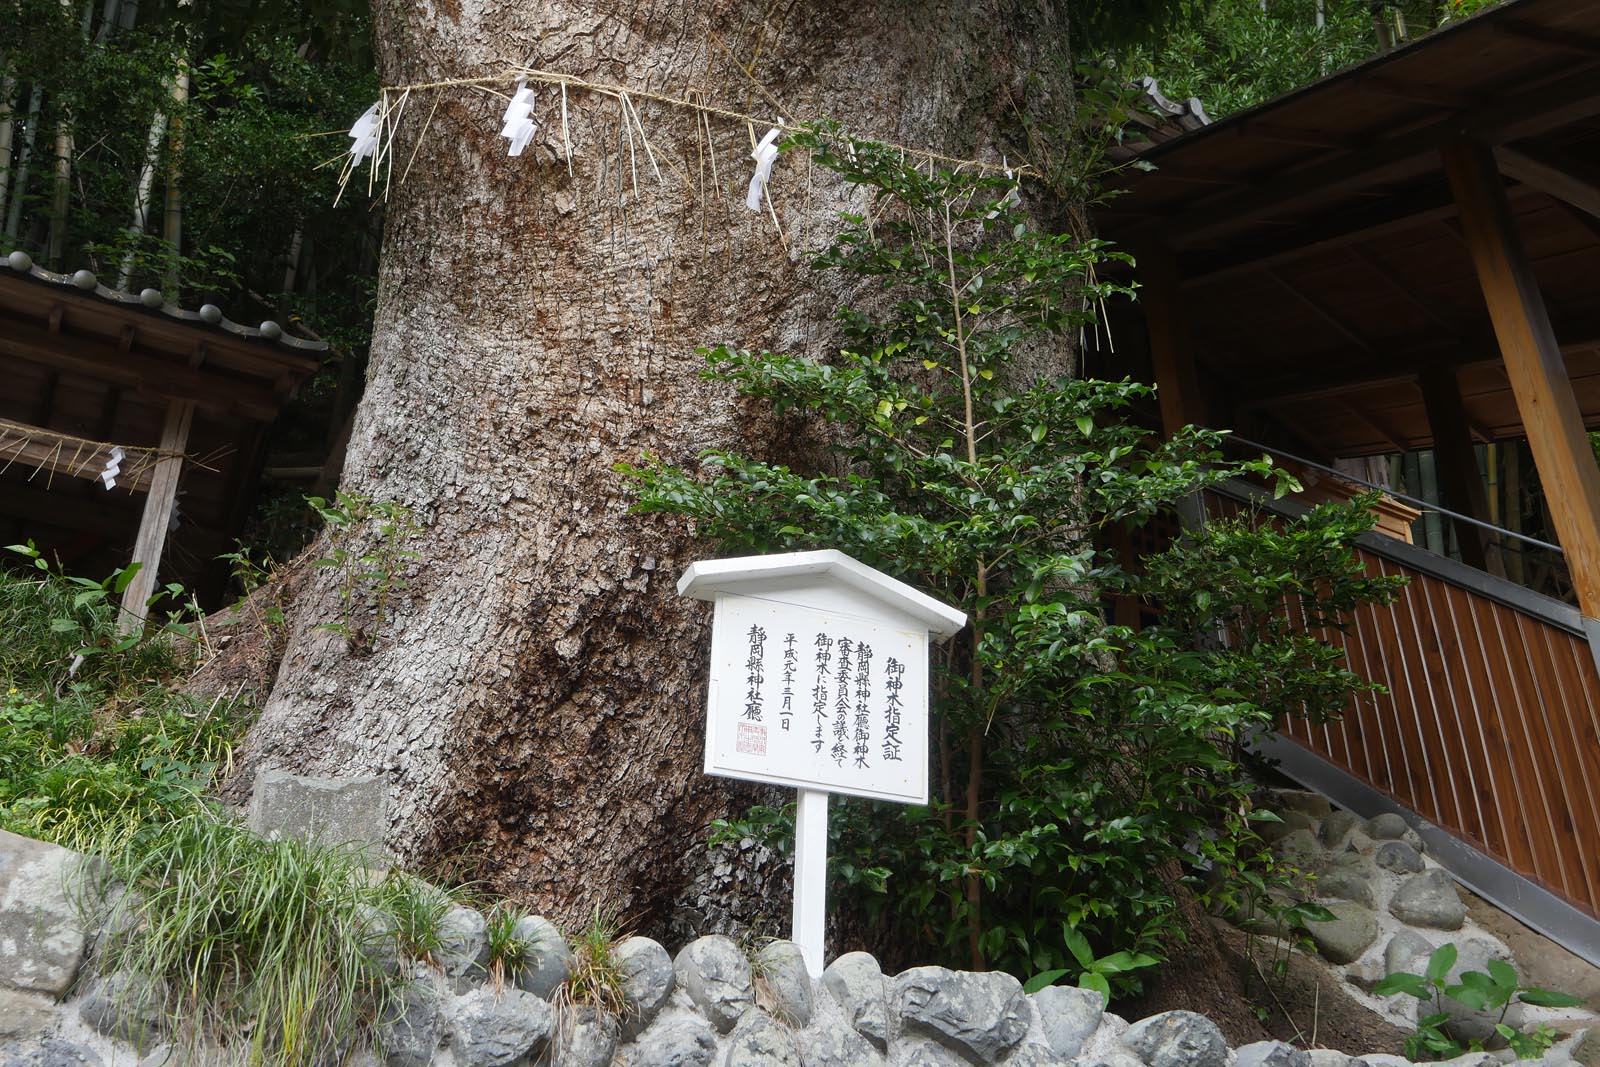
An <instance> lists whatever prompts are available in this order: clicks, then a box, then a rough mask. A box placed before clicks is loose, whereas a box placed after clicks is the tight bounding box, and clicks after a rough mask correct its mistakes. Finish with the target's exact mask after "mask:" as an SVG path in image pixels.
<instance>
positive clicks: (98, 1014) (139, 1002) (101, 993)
mask: <svg viewBox="0 0 1600 1067" xmlns="http://www.w3.org/2000/svg"><path fill="white" fill-rule="evenodd" d="M166 1001H167V984H166V983H165V982H164V981H161V980H160V979H157V980H156V981H155V982H154V983H152V982H148V981H146V980H144V979H143V978H141V977H139V976H137V975H133V974H131V973H129V972H127V971H114V972H112V973H111V974H108V975H105V976H104V977H101V978H96V979H95V980H94V981H92V982H90V983H89V986H88V988H87V989H86V990H85V992H84V995H83V999H81V1000H79V1001H78V1017H79V1018H81V1019H82V1020H83V1021H84V1023H85V1024H87V1025H88V1027H89V1028H90V1029H91V1030H94V1031H95V1032H96V1033H99V1034H102V1035H104V1036H106V1037H110V1038H115V1039H117V1040H119V1041H126V1042H127V1043H128V1044H130V1045H133V1046H134V1047H135V1048H138V1049H141V1050H142V1049H146V1048H149V1047H150V1046H151V1045H153V1044H155V1042H156V1040H157V1038H159V1037H160V1036H161V1032H162V1031H163V1030H164V1029H165V1028H166V1027H165V1023H166V1012H165V1007H166Z"/></svg>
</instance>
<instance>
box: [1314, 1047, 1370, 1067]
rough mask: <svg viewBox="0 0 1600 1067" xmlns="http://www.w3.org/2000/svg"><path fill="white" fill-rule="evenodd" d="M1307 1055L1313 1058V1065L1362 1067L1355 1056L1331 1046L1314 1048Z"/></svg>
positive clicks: (1317, 1066) (1318, 1066)
mask: <svg viewBox="0 0 1600 1067" xmlns="http://www.w3.org/2000/svg"><path fill="white" fill-rule="evenodd" d="M1306 1055H1308V1056H1309V1057H1310V1058H1311V1067H1360V1064H1361V1061H1360V1060H1358V1059H1356V1058H1355V1057H1354V1056H1347V1055H1345V1054H1344V1053H1343V1052H1340V1051H1339V1050H1337V1049H1331V1048H1314V1049H1311V1050H1310V1051H1309V1052H1307V1053H1306Z"/></svg>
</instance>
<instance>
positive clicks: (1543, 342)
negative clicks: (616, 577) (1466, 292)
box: [1443, 140, 1600, 619]
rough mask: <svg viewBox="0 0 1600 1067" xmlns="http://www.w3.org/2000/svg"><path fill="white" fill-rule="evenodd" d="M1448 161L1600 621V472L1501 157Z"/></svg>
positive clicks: (1578, 568)
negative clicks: (1497, 159)
mask: <svg viewBox="0 0 1600 1067" xmlns="http://www.w3.org/2000/svg"><path fill="white" fill-rule="evenodd" d="M1443 155H1444V163H1445V172H1446V174H1447V175H1448V176H1449V179H1450V189H1451V191H1452V193H1453V194H1454V196H1455V201H1456V206H1457V207H1458V208H1459V209H1460V212H1461V224H1462V229H1463V231H1464V233H1465V236H1466V240H1467V247H1468V249H1469V250H1470V251H1471V253H1472V262H1473V266H1474V267H1475V268H1476V269H1477V272H1478V284H1479V285H1480V287H1481V288H1482V289H1483V297H1484V301H1485V303H1487V305H1488V308H1489V317H1490V319H1491V320H1492V321H1493V322H1494V332H1495V337H1496V339H1497V340H1498V341H1499V345H1500V354H1501V356H1502V357H1503V358H1504V360H1505V367H1506V377H1507V378H1508V379H1510V382H1511V389H1512V392H1513V393H1514V394H1515V395H1516V398H1517V410H1518V412H1519V413H1520V414H1521V416H1522V425H1523V428H1524V429H1525V431H1526V432H1527V435H1528V444H1529V446H1530V448H1531V449H1532V451H1533V460H1534V463H1535V464H1537V466H1538V468H1539V477H1540V480H1541V481H1542V482H1543V483H1544V489H1545V498H1546V500H1547V502H1548V503H1549V506H1550V516H1551V519H1552V521H1553V522H1554V524H1555V528H1556V534H1557V535H1558V536H1559V537H1560V539H1561V547H1562V550H1563V551H1564V553H1565V555H1566V561H1567V569H1568V570H1569V571H1570V572H1571V574H1572V584H1573V586H1574V588H1575V589H1576V590H1577V594H1578V606H1579V608H1580V609H1582V611H1583V614H1584V615H1586V616H1588V617H1589V618H1591V619H1595V618H1600V466H1597V465H1596V463H1595V457H1594V452H1593V450H1592V449H1591V448H1590V446H1589V437H1588V435H1587V434H1586V433H1585V432H1584V428H1583V417H1582V415H1581V414H1580V413H1579V410H1578V399H1577V396H1576V395H1575V394H1574V393H1573V391H1572V380H1571V379H1570V378H1568V377H1567V367H1566V362H1565V361H1564V360H1563V359H1562V358H1561V349H1560V347H1559V346H1558V345H1557V344H1556V337H1555V331H1553V330H1552V329H1551V328H1550V316H1549V313H1548V312H1547V311H1546V310H1545V306H1544V297H1543V296H1542V295H1541V294H1540V292H1539V286H1538V283H1537V281H1536V279H1535V278H1534V274H1533V268H1532V266H1531V265H1530V264H1529V262H1528V256H1527V253H1526V251H1525V250H1524V249H1523V247H1522V241H1521V239H1520V237H1519V236H1518V234H1517V232H1516V227H1515V225H1514V223H1513V221H1512V217H1511V208H1510V205H1509V203H1508V202H1507V200H1506V192H1505V185H1504V183H1503V182H1502V180H1501V177H1500V172H1499V171H1498V170H1496V169H1495V163H1494V156H1493V154H1492V153H1491V152H1490V150H1489V149H1488V148H1487V147H1485V146H1484V145H1482V144H1479V143H1477V142H1473V141H1465V140H1463V141H1457V142H1456V143H1455V144H1452V145H1450V146H1448V147H1447V148H1445V149H1444V152H1443Z"/></svg>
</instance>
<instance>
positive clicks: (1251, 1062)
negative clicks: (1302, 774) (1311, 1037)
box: [1234, 811, 1348, 1067]
mask: <svg viewBox="0 0 1600 1067" xmlns="http://www.w3.org/2000/svg"><path fill="white" fill-rule="evenodd" d="M1334 814H1335V815H1343V814H1348V813H1346V812H1337V811H1336V812H1334ZM1234 1057H1235V1058H1234V1067H1311V1056H1310V1055H1309V1054H1308V1053H1307V1052H1306V1051H1305V1050H1304V1049H1298V1048H1295V1047H1294V1046H1293V1045H1290V1044H1286V1043H1284V1042H1282V1041H1256V1042H1253V1043H1251V1044H1248V1045H1241V1046H1240V1047H1239V1048H1238V1049H1237V1050H1236V1051H1235V1053H1234Z"/></svg>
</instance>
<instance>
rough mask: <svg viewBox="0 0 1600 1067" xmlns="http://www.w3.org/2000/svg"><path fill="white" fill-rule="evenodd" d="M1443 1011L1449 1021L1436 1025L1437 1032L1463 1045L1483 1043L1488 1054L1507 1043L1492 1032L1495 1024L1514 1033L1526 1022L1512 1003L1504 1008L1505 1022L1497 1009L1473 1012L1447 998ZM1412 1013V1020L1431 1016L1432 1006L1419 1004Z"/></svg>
mask: <svg viewBox="0 0 1600 1067" xmlns="http://www.w3.org/2000/svg"><path fill="white" fill-rule="evenodd" d="M1442 1008H1443V1010H1444V1013H1445V1014H1446V1015H1448V1016H1449V1018H1447V1019H1446V1020H1445V1021H1444V1022H1442V1023H1440V1024H1439V1029H1441V1030H1443V1031H1444V1032H1445V1033H1446V1034H1448V1035H1449V1036H1450V1037H1453V1038H1455V1039H1456V1040H1457V1041H1459V1042H1461V1043H1462V1044H1463V1045H1469V1044H1471V1043H1472V1042H1474V1041H1479V1042H1482V1043H1483V1047H1484V1048H1486V1049H1490V1050H1493V1049H1501V1048H1505V1047H1506V1039H1505V1038H1503V1037H1501V1036H1500V1033H1499V1032H1498V1031H1497V1030H1495V1028H1494V1027H1495V1023H1498V1022H1504V1023H1505V1024H1506V1025H1507V1026H1509V1027H1511V1028H1512V1029H1513V1030H1521V1029H1522V1026H1523V1023H1524V1022H1526V1021H1527V1020H1526V1019H1525V1018H1524V1011H1523V1007H1522V1005H1521V1004H1519V1003H1512V1004H1510V1005H1508V1006H1507V1007H1506V1009H1505V1018H1504V1019H1502V1018H1501V1017H1500V1009H1499V1008H1495V1009H1493V1010H1491V1011H1473V1010H1472V1009H1471V1008H1468V1007H1466V1006H1465V1005H1463V1004H1461V1003H1460V1002H1458V1001H1455V1000H1451V999H1450V998H1449V997H1446V998H1444V1002H1443V1004H1442ZM1413 1012H1414V1016H1413V1017H1414V1018H1421V1017H1422V1016H1424V1015H1432V1014H1433V1005H1432V1004H1424V1003H1422V1002H1421V1001H1418V1002H1417V1004H1416V1005H1415V1006H1414V1008H1413Z"/></svg>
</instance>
